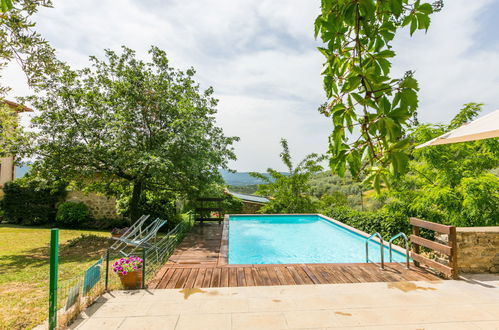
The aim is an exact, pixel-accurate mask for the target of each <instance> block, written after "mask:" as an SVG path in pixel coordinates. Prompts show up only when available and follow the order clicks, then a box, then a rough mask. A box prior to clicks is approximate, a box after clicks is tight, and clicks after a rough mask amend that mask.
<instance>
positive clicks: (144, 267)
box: [142, 249, 146, 289]
mask: <svg viewBox="0 0 499 330" xmlns="http://www.w3.org/2000/svg"><path fill="white" fill-rule="evenodd" d="M145 288H146V249H142V289H145Z"/></svg>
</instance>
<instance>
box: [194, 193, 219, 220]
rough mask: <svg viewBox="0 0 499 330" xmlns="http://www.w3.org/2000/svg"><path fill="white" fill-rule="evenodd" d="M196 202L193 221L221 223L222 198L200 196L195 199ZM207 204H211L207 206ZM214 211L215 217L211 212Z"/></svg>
mask: <svg viewBox="0 0 499 330" xmlns="http://www.w3.org/2000/svg"><path fill="white" fill-rule="evenodd" d="M196 201H197V202H198V206H201V207H197V208H196V209H195V212H196V216H195V221H200V222H203V221H218V223H221V222H222V220H223V213H224V210H223V207H222V202H223V201H224V199H223V198H218V197H202V198H198V199H197V200H196ZM207 203H208V204H212V205H209V206H207ZM213 204H215V205H213ZM212 212H216V213H217V217H212V215H211V213H212Z"/></svg>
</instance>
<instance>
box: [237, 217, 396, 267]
mask: <svg viewBox="0 0 499 330" xmlns="http://www.w3.org/2000/svg"><path fill="white" fill-rule="evenodd" d="M365 241H366V239H365V237H363V236H361V235H358V234H356V233H354V232H352V231H350V230H348V229H346V228H344V227H342V226H339V225H337V224H335V223H332V222H330V221H328V220H326V219H324V218H321V217H319V216H316V215H304V216H303V215H291V216H275V215H274V216H272V215H269V216H230V221H229V255H228V259H229V260H228V263H229V264H295V263H355V262H366V252H365V251H366V247H365ZM379 250H380V245H379V243H376V242H373V241H371V242H369V259H370V260H372V261H375V262H379V261H380V259H381V257H380V252H379ZM393 256H394V261H398V262H403V261H405V255H403V254H401V253H399V252H397V251H393ZM384 258H385V262H389V250H388V248H387V247H384Z"/></svg>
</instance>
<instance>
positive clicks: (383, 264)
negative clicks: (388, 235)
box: [366, 233, 385, 269]
mask: <svg viewBox="0 0 499 330" xmlns="http://www.w3.org/2000/svg"><path fill="white" fill-rule="evenodd" d="M375 236H376V237H378V238H379V241H380V245H379V248H380V250H379V251H380V254H381V266H380V267H381V269H385V260H384V256H383V247H384V244H383V237H381V235H380V233H374V234H372V235H371V236H369V237H368V238H367V239H366V263H369V261H371V260H369V241H370V240H372V239H373V238H374V237H375ZM371 262H372V263H375V262H374V261H371Z"/></svg>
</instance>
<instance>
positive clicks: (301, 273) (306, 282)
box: [296, 266, 314, 284]
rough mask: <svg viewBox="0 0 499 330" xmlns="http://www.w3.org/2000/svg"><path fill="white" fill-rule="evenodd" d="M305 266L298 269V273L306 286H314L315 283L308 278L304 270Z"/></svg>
mask: <svg viewBox="0 0 499 330" xmlns="http://www.w3.org/2000/svg"><path fill="white" fill-rule="evenodd" d="M304 268H305V266H299V267H296V271H297V272H298V274H299V275H300V277H301V279H302V280H303V282H304V283H305V284H314V281H312V279H311V278H310V277H309V276H308V274H307V272H305V270H304Z"/></svg>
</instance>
